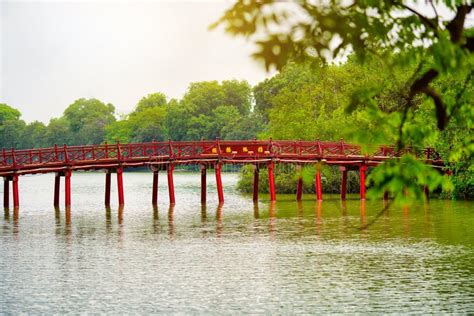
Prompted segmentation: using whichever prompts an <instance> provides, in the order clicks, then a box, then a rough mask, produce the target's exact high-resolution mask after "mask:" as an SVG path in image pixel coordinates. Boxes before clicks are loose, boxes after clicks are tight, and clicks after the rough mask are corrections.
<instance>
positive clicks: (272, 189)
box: [267, 162, 276, 202]
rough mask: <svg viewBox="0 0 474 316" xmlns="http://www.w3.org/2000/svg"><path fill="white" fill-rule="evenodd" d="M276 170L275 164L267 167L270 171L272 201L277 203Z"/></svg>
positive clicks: (269, 186) (269, 185)
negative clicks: (274, 171) (274, 170)
mask: <svg viewBox="0 0 474 316" xmlns="http://www.w3.org/2000/svg"><path fill="white" fill-rule="evenodd" d="M274 168H275V163H274V162H270V163H269V164H268V165H267V169H268V188H269V190H270V201H271V202H274V201H276V193H275V176H274V174H273V169H274Z"/></svg>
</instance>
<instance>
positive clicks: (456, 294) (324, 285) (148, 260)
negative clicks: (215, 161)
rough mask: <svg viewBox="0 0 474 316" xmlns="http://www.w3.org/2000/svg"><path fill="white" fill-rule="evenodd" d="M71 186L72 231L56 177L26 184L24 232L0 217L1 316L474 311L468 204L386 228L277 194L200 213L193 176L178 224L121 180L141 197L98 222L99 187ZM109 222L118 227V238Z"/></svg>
mask: <svg viewBox="0 0 474 316" xmlns="http://www.w3.org/2000/svg"><path fill="white" fill-rule="evenodd" d="M231 176H232V177H233V178H232V177H231ZM231 176H229V175H226V174H223V181H224V184H225V185H229V186H232V185H235V183H236V181H237V176H236V175H235V176H233V175H231ZM76 177H77V178H75V180H76V179H77V182H75V186H74V187H75V189H76V188H77V190H75V191H74V194H75V198H74V201H76V202H75V203H77V204H74V205H73V207H74V221H72V220H71V216H72V211H71V209H68V210H67V211H66V212H64V213H65V215H63V214H62V213H63V210H64V209H63V208H61V211H60V213H61V214H60V215H59V213H58V210H55V209H52V207H51V201H50V193H51V192H50V191H51V185H50V187H48V186H46V185H44V183H49V184H51V183H52V181H51V177H50V178H47V177H43V176H38V179H40V180H41V179H44V180H41V181H43V182H44V183H43V182H41V181H39V180H38V182H37V183H38V184H37V185H29V184H28V185H26V182H27V181H33V180H35V179H37V178H36V177H31V178H25V189H24V190H22V194H23V196H24V199H23V201H25V203H24V204H22V209H21V212H22V214H21V215H22V216H21V219H20V220H21V227H19V225H18V221H16V223H13V208H11V209H10V210H9V213H8V214H7V212H5V218H6V220H5V221H4V222H3V223H2V225H0V262H1V264H0V280H1V282H0V294H1V295H0V309H1V310H2V311H3V310H7V311H8V312H10V313H11V314H21V313H28V312H29V313H32V314H46V313H47V314H63V313H67V312H73V313H74V312H77V311H84V312H85V313H107V312H108V313H111V314H137V313H140V314H149V313H150V314H151V313H161V314H171V313H177V314H225V313H229V311H231V312H233V313H236V314H239V313H241V314H251V313H256V312H257V311H258V312H260V313H262V314H297V313H299V314H310V313H320V314H340V313H350V314H352V313H361V314H366V313H367V314H368V313H374V314H380V313H384V312H387V311H389V312H392V313H396V314H407V313H414V312H416V313H420V314H434V313H447V314H469V313H470V312H471V311H473V310H474V304H473V302H474V277H473V275H474V270H473V267H474V234H472V227H474V213H473V212H472V209H473V204H472V203H471V202H466V203H458V202H449V203H445V202H443V201H438V200H436V199H432V200H431V201H430V205H429V206H427V205H423V204H421V203H420V204H416V205H414V206H413V207H410V210H409V213H408V212H405V213H404V210H403V209H402V208H401V207H398V206H396V205H391V206H390V207H391V213H390V216H386V215H385V216H384V215H381V216H380V217H377V214H379V213H380V214H383V213H381V212H380V211H381V210H382V202H381V200H376V201H370V200H368V201H367V202H360V201H359V200H358V199H348V200H347V201H341V200H340V199H339V197H338V196H330V195H326V196H325V200H324V201H323V202H319V203H317V202H315V201H314V200H311V201H310V200H306V201H302V203H296V202H295V201H294V196H289V195H288V196H285V195H283V194H281V195H279V196H278V198H279V201H277V202H276V203H267V202H263V203H262V204H260V205H259V204H257V203H255V204H254V203H253V201H252V196H245V195H239V194H237V193H236V192H235V191H233V190H228V191H227V193H226V194H227V195H226V204H225V207H222V206H219V207H218V206H217V203H215V202H213V201H215V200H216V199H215V200H212V201H209V204H208V207H209V209H206V208H205V206H202V205H200V204H197V203H191V202H188V201H197V200H198V197H199V194H200V192H199V191H200V190H199V186H198V185H190V183H195V182H196V183H199V181H195V180H196V179H198V177H199V175H196V178H193V177H194V175H189V174H180V173H177V174H176V177H175V180H176V182H175V183H176V186H175V189H176V198H177V201H178V206H179V211H178V209H176V213H174V212H175V210H174V209H173V207H170V208H169V209H168V205H166V206H165V204H159V205H160V206H161V205H163V206H161V207H163V208H162V209H160V210H159V209H157V208H153V209H151V208H150V207H149V203H148V201H149V193H150V192H149V191H147V190H144V183H145V182H146V181H148V180H149V175H146V174H140V173H126V174H125V175H124V177H125V179H124V180H125V181H126V183H127V186H128V187H129V190H131V191H132V190H133V192H134V193H135V194H133V195H132V194H130V195H129V196H128V199H127V210H126V211H124V210H123V209H122V210H117V208H116V207H114V208H113V209H112V210H111V209H110V208H108V209H107V208H105V209H104V206H103V202H102V192H103V184H104V183H103V175H100V176H98V177H97V179H96V178H95V175H94V174H81V173H77V175H76ZM81 177H82V180H81ZM226 177H228V178H227V180H226ZM94 179H95V180H94ZM229 179H230V180H229ZM35 181H36V180H35ZM81 181H82V184H81ZM94 181H95V182H94ZM226 181H227V183H226ZM91 186H92V187H93V188H92V189H90V187H91ZM163 186H166V183H164V184H163ZM29 190H30V191H29ZM81 190H82V191H81ZM262 198H263V199H264V200H265V199H266V198H265V197H262ZM33 200H34V203H33V202H30V201H33ZM28 203H30V204H28ZM82 203H84V204H82ZM323 203H324V205H323ZM267 205H268V206H267ZM259 206H262V207H263V208H264V209H262V208H260V209H259ZM53 210H54V215H53V214H52V212H53ZM152 210H153V214H150V211H152ZM163 210H164V212H163ZM104 211H105V219H106V221H105V225H106V229H104V222H103V220H104ZM159 211H161V212H162V213H161V214H159ZM166 211H168V219H166V213H165V212H166ZM323 211H324V214H322V212H323ZM114 212H118V214H120V217H121V218H123V220H120V224H117V222H116V221H117V219H118V216H117V214H112V213H114ZM208 212H210V213H209V214H207V213H208ZM214 212H215V216H214ZM224 212H225V214H224ZM267 212H268V213H267ZM211 213H212V214H211ZM267 214H268V216H267ZM175 215H176V217H175ZM224 215H225V216H224ZM62 216H66V217H67V219H65V218H64V217H62ZM323 216H324V218H323ZM9 217H10V219H9V220H8V218H9ZM159 217H161V218H159ZM374 218H376V221H375V222H374V223H372V220H373V219H374ZM150 219H152V223H153V226H151V225H150ZM159 220H161V226H160V225H159V224H160V223H159ZM166 221H167V222H168V224H167V223H166ZM361 222H362V225H363V223H366V224H367V225H368V227H367V229H366V230H365V231H361V230H360V229H357V228H360V226H361ZM55 224H56V225H55ZM163 225H164V226H163ZM158 227H159V228H158ZM404 227H405V228H404ZM406 228H409V229H406ZM428 232H429V233H428ZM119 236H120V238H118V237H119ZM407 236H409V238H406V237H407ZM150 271H151V273H149V272H150ZM249 271H252V273H250V272H249ZM341 289H343V290H341ZM217 296H218V297H219V300H218V301H216V300H215V297H217ZM354 297H355V298H356V301H355V300H354ZM183 302H186V304H183Z"/></svg>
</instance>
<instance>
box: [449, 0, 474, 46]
mask: <svg viewBox="0 0 474 316" xmlns="http://www.w3.org/2000/svg"><path fill="white" fill-rule="evenodd" d="M473 7H474V5H472V4H471V5H467V4H464V5H461V6H459V7H458V11H457V12H456V16H455V17H454V18H453V19H452V20H451V21H450V22H449V23H448V24H447V25H446V29H447V30H448V31H449V35H450V36H451V41H452V42H453V43H459V41H460V40H461V37H462V32H463V30H464V21H465V19H466V15H468V14H469V12H470V11H471V10H472V8H473Z"/></svg>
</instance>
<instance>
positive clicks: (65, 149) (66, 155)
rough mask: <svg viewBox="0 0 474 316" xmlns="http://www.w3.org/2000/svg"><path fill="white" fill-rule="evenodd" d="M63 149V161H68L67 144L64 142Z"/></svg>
mask: <svg viewBox="0 0 474 316" xmlns="http://www.w3.org/2000/svg"><path fill="white" fill-rule="evenodd" d="M63 150H64V162H65V163H68V162H69V157H68V154H67V145H66V144H64V146H63Z"/></svg>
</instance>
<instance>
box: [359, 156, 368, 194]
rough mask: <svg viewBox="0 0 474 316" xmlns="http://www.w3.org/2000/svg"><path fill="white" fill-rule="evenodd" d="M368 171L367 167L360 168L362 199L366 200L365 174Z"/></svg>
mask: <svg viewBox="0 0 474 316" xmlns="http://www.w3.org/2000/svg"><path fill="white" fill-rule="evenodd" d="M366 171H367V166H366V165H361V166H360V167H359V174H360V199H361V200H365V173H366Z"/></svg>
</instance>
